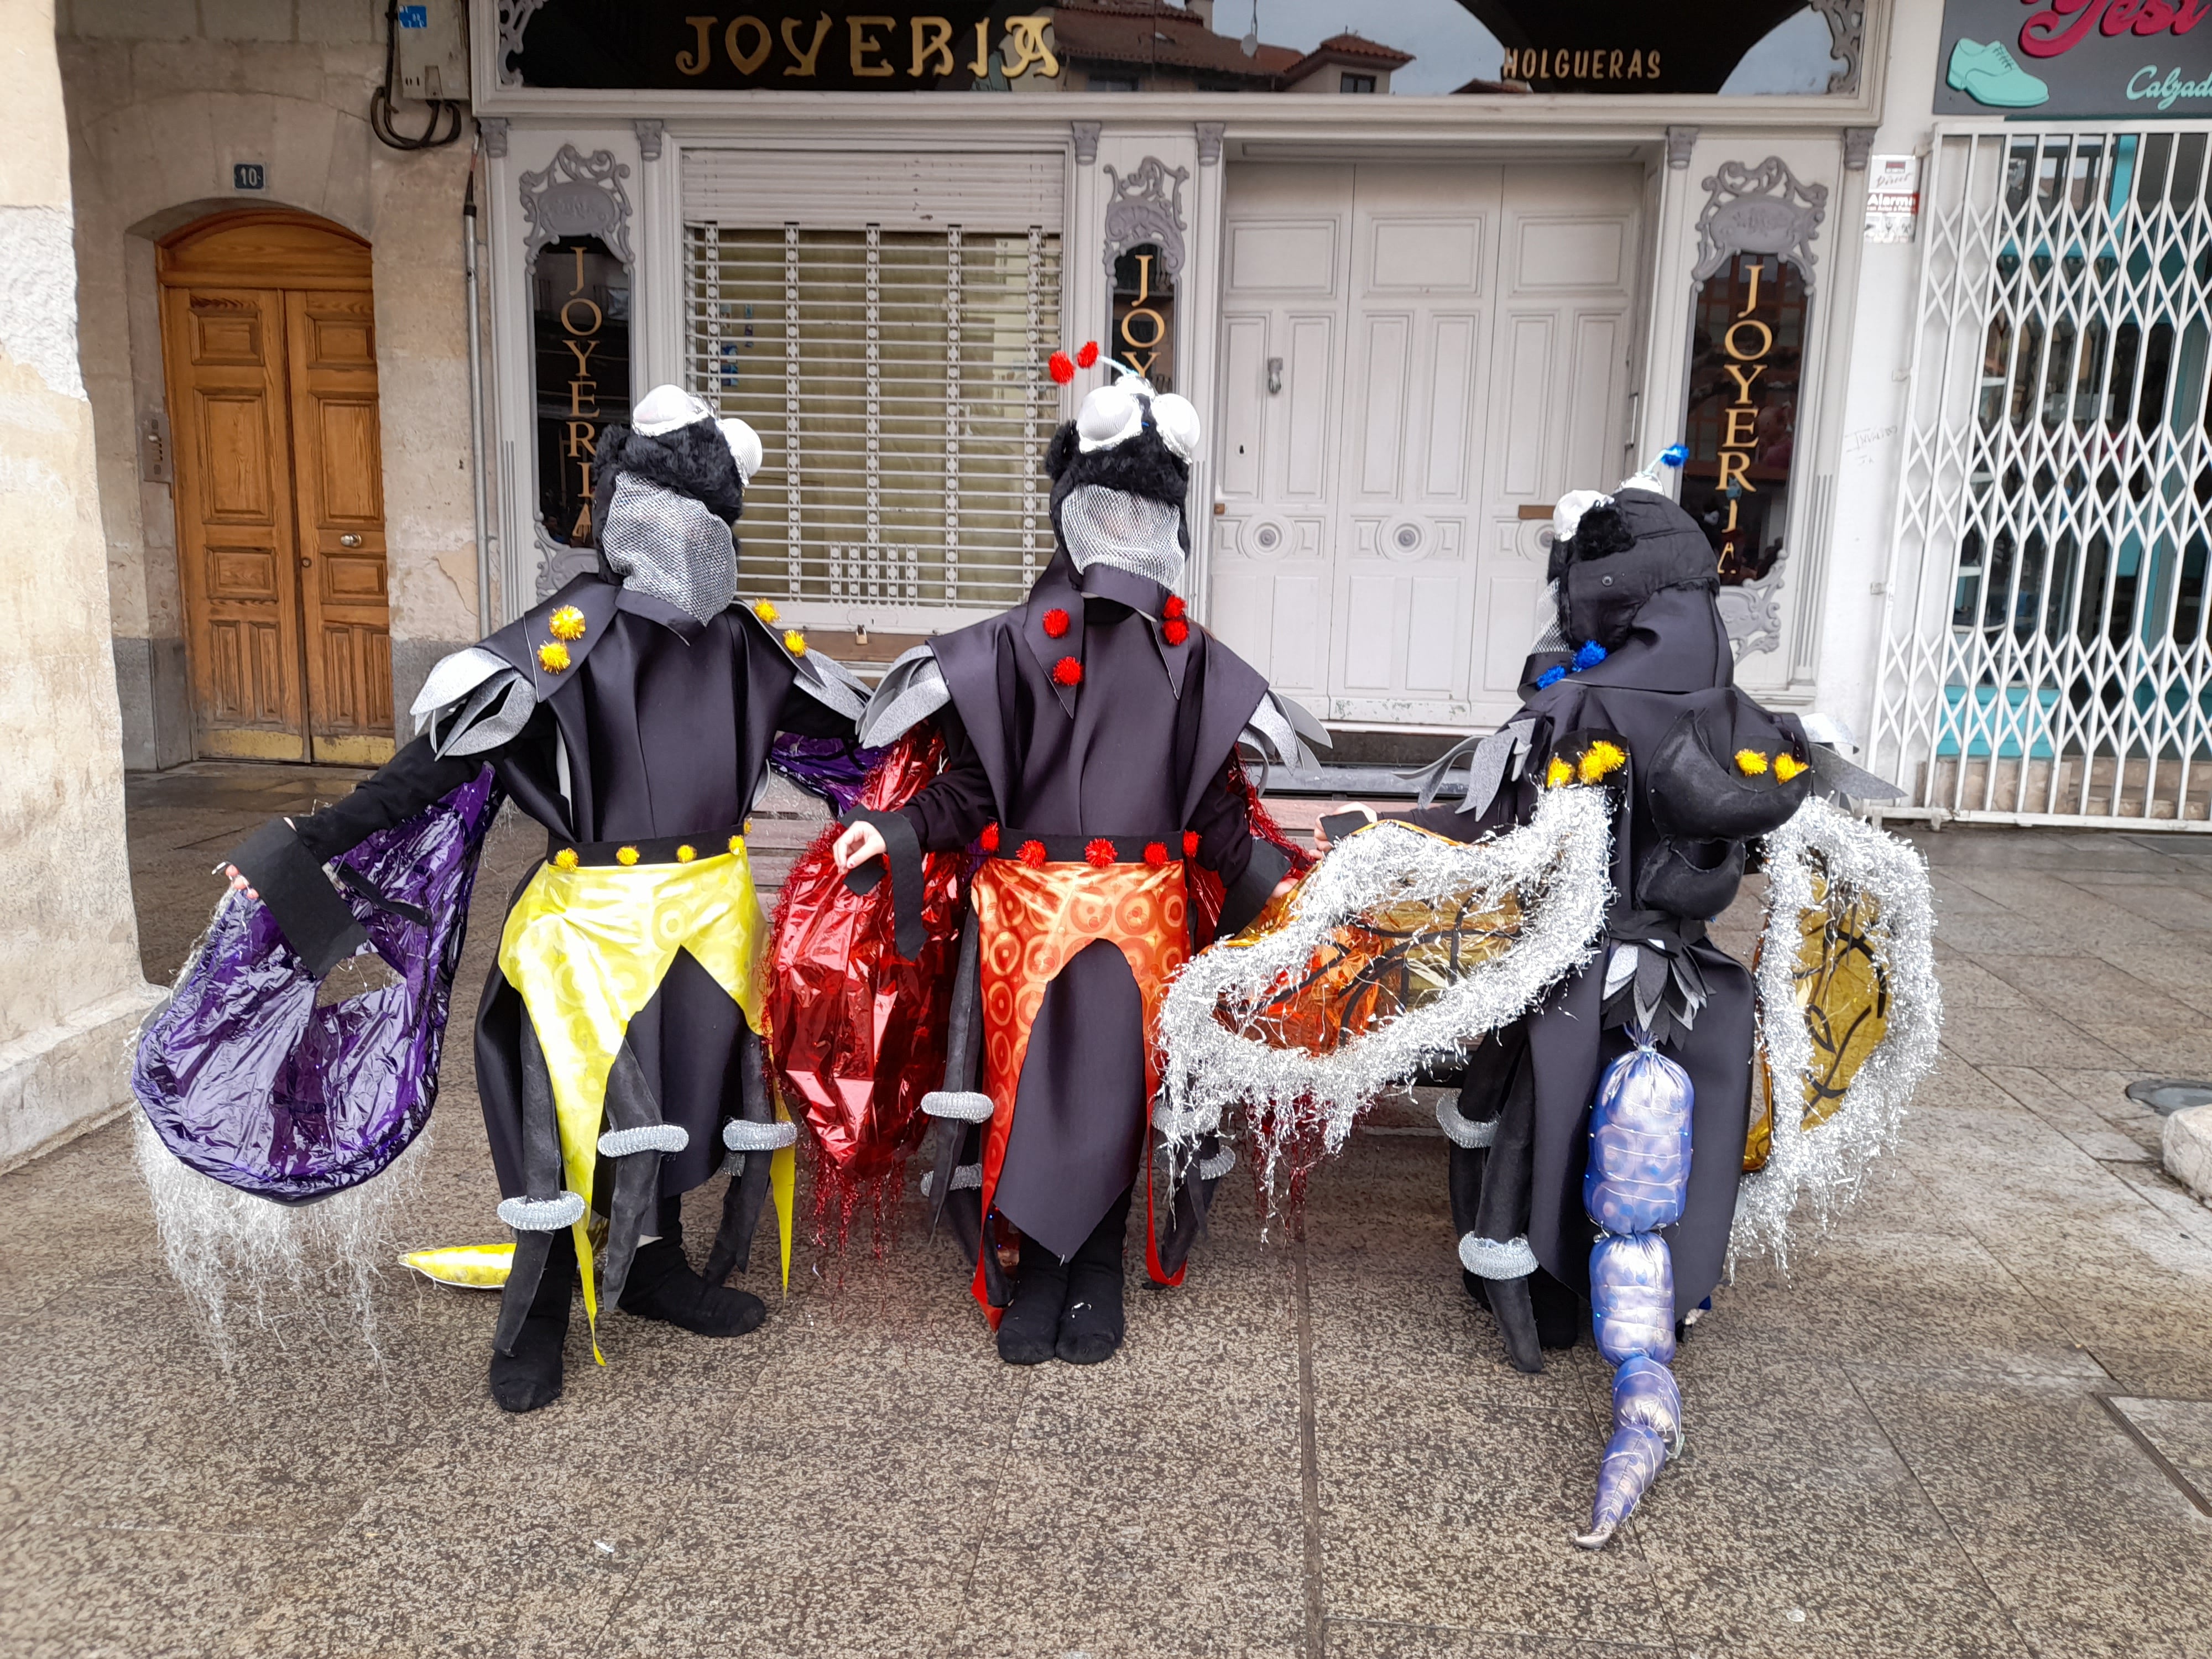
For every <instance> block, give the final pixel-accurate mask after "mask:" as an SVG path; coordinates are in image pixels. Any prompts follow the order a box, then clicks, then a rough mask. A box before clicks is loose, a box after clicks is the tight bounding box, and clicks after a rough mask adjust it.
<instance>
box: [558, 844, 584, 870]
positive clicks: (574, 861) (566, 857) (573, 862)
mask: <svg viewBox="0 0 2212 1659" xmlns="http://www.w3.org/2000/svg"><path fill="white" fill-rule="evenodd" d="M553 862H554V863H555V864H556V865H557V866H559V867H560V868H562V869H563V870H573V869H574V868H575V867H576V866H577V865H578V864H580V863H581V862H582V860H580V859H579V858H578V857H577V856H576V849H575V848H573V847H564V848H562V849H561V850H560V851H559V852H557V853H556V854H554V855H553Z"/></svg>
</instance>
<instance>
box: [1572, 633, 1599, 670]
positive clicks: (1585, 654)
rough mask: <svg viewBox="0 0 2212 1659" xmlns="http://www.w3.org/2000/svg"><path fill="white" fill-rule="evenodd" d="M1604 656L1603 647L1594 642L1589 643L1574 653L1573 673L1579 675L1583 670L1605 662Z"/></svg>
mask: <svg viewBox="0 0 2212 1659" xmlns="http://www.w3.org/2000/svg"><path fill="white" fill-rule="evenodd" d="M1605 654H1606V653H1605V647H1603V646H1601V645H1600V644H1599V643H1598V642H1597V641H1595V640H1591V641H1588V642H1586V643H1585V644H1584V645H1583V648H1582V649H1581V650H1579V651H1577V652H1576V653H1575V672H1576V673H1577V674H1579V673H1581V672H1582V671H1583V669H1585V668H1595V667H1596V666H1597V665H1599V664H1600V663H1601V662H1603V661H1604V660H1605Z"/></svg>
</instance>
